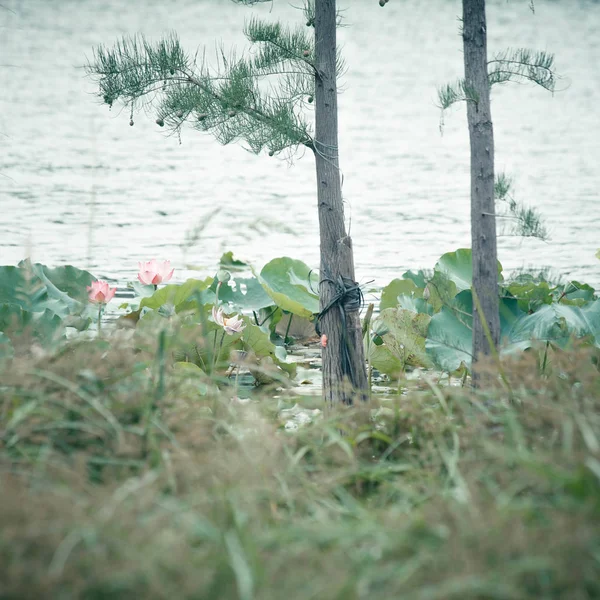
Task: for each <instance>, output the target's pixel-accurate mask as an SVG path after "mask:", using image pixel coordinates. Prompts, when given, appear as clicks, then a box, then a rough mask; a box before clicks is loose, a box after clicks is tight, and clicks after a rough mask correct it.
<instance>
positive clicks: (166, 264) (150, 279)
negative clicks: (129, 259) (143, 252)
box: [138, 258, 175, 285]
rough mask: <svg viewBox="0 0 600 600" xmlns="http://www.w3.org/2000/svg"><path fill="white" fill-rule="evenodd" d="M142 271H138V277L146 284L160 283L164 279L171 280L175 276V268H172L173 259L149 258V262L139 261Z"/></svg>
mask: <svg viewBox="0 0 600 600" xmlns="http://www.w3.org/2000/svg"><path fill="white" fill-rule="evenodd" d="M138 265H139V268H140V272H139V273H138V279H139V280H140V281H141V282H142V283H143V284H144V285H158V284H159V283H162V282H163V281H169V279H171V277H173V272H174V271H175V269H171V261H170V260H163V261H162V262H160V263H159V262H158V261H157V260H156V259H154V258H153V259H152V260H149V261H148V262H141V263H138Z"/></svg>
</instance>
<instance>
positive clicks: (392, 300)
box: [379, 279, 423, 311]
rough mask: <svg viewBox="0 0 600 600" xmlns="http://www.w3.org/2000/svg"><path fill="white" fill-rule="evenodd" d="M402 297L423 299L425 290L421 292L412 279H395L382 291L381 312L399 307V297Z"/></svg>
mask: <svg viewBox="0 0 600 600" xmlns="http://www.w3.org/2000/svg"><path fill="white" fill-rule="evenodd" d="M400 295H403V296H404V295H406V296H411V297H412V296H414V297H417V298H421V297H422V296H423V290H420V289H419V288H418V287H417V286H416V285H415V282H414V281H413V280H412V279H393V280H392V281H391V282H390V283H388V285H386V286H385V287H384V288H383V289H382V290H381V303H380V304H379V310H380V311H382V310H385V309H386V308H394V307H395V306H398V296H400Z"/></svg>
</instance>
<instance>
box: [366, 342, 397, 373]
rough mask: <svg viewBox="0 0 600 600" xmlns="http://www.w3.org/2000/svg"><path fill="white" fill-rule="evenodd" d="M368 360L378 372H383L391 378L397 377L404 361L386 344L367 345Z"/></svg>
mask: <svg viewBox="0 0 600 600" xmlns="http://www.w3.org/2000/svg"><path fill="white" fill-rule="evenodd" d="M369 362H370V363H371V366H373V367H374V368H375V369H377V370H378V371H379V372H380V373H385V374H386V375H388V376H389V377H391V378H392V379H396V378H398V377H399V376H400V375H402V373H403V372H404V361H403V360H401V359H400V358H398V357H397V356H395V355H394V353H393V352H392V351H391V350H390V349H389V348H388V347H387V346H377V345H376V344H371V345H370V346H369Z"/></svg>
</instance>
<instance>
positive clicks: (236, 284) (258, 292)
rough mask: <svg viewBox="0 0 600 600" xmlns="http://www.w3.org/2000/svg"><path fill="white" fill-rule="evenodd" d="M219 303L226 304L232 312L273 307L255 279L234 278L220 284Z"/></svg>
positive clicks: (270, 300)
mask: <svg viewBox="0 0 600 600" xmlns="http://www.w3.org/2000/svg"><path fill="white" fill-rule="evenodd" d="M219 301H220V302H226V303H227V304H228V305H229V309H230V310H232V311H235V310H238V311H240V310H260V309H261V308H267V307H268V306H272V305H273V299H272V298H271V296H269V295H268V294H267V292H265V290H264V288H263V286H262V285H261V284H260V281H259V280H258V279H257V278H256V277H249V278H247V279H243V278H238V277H236V278H235V279H230V280H229V281H228V282H227V283H226V284H222V285H221V287H220V288H219Z"/></svg>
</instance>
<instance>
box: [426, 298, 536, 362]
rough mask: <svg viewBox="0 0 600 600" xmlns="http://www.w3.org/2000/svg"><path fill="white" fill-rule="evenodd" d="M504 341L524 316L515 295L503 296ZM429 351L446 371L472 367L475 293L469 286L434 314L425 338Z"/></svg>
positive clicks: (509, 338) (505, 341)
mask: <svg viewBox="0 0 600 600" xmlns="http://www.w3.org/2000/svg"><path fill="white" fill-rule="evenodd" d="M499 310H500V337H501V340H502V341H501V344H502V346H504V345H505V344H506V343H507V342H508V343H512V341H513V340H512V338H511V334H510V331H511V329H512V328H513V327H514V325H515V323H517V322H518V321H519V320H520V319H522V318H523V317H525V316H526V315H525V313H523V312H522V311H521V310H520V309H519V304H518V300H517V299H516V298H502V299H500V305H499ZM425 347H426V350H427V354H428V355H429V357H430V358H431V359H432V361H433V362H434V363H435V364H436V365H437V366H438V367H439V368H440V369H442V370H443V371H448V372H449V373H452V372H453V371H456V370H457V369H458V368H460V366H461V364H463V363H464V365H465V366H466V367H467V368H469V369H470V368H471V361H472V349H473V295H472V293H471V291H470V290H464V291H462V292H461V293H460V294H458V295H457V296H456V297H455V298H454V299H453V301H452V302H451V303H450V305H448V306H444V307H443V308H442V309H441V310H440V312H438V313H437V314H435V315H433V317H432V318H431V322H430V323H429V329H428V331H427V339H426V342H425Z"/></svg>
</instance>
